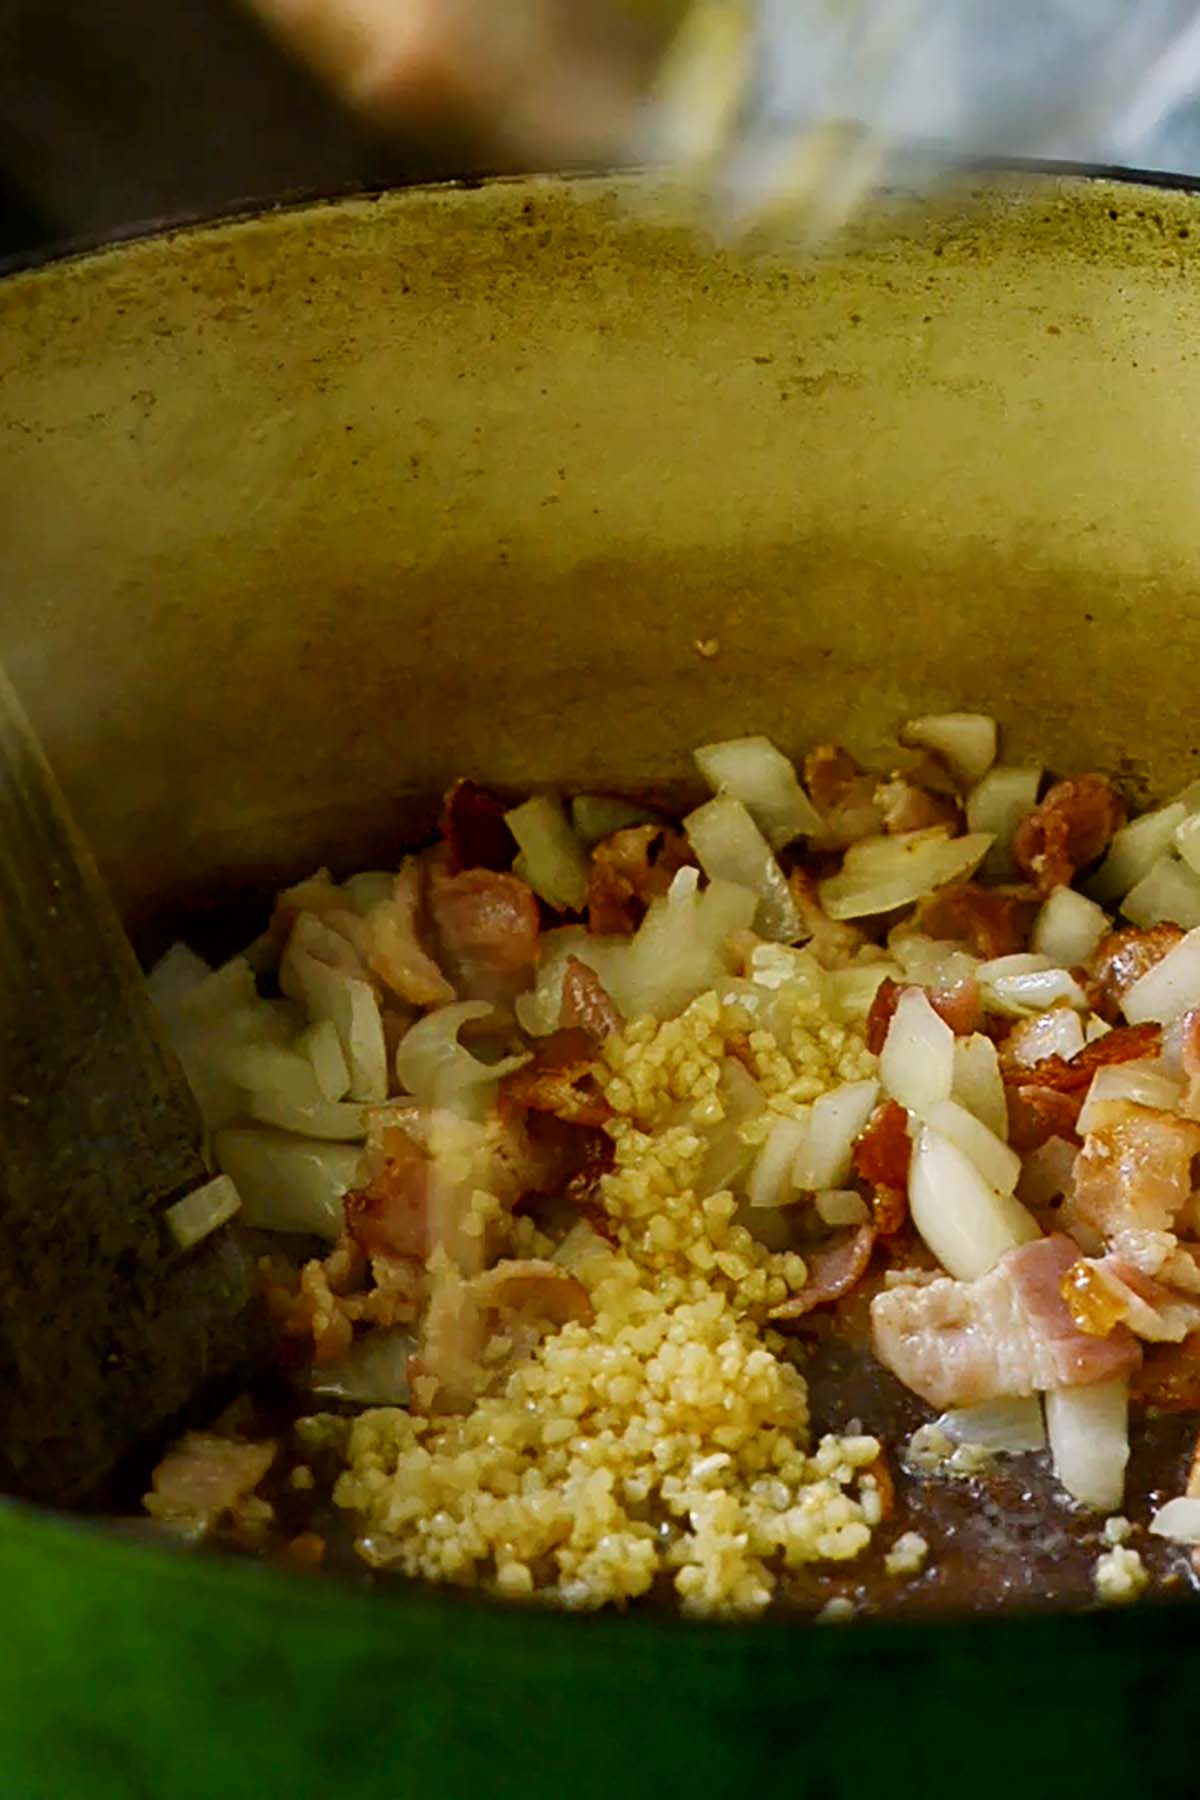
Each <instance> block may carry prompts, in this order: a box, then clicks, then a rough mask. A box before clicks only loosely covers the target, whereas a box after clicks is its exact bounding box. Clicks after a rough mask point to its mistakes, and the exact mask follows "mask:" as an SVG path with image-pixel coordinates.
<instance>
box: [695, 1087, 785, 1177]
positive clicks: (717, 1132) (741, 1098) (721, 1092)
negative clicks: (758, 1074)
mask: <svg viewBox="0 0 1200 1800" xmlns="http://www.w3.org/2000/svg"><path fill="white" fill-rule="evenodd" d="M717 1097H718V1099H719V1100H720V1102H721V1105H722V1107H723V1108H724V1112H725V1117H724V1118H723V1119H722V1120H721V1121H720V1123H719V1124H718V1125H717V1126H716V1127H715V1129H714V1130H713V1131H711V1132H710V1133H709V1134H708V1141H707V1144H706V1147H705V1151H704V1160H703V1161H702V1163H701V1164H700V1169H699V1173H698V1174H697V1176H696V1197H697V1198H698V1199H700V1200H703V1199H706V1198H707V1196H708V1195H709V1194H716V1193H719V1192H720V1190H721V1189H722V1188H732V1187H734V1186H736V1185H737V1184H738V1183H739V1182H740V1180H741V1177H742V1176H743V1175H744V1174H745V1172H746V1170H747V1169H748V1168H749V1166H750V1164H751V1163H752V1162H753V1161H754V1157H755V1154H756V1147H755V1146H754V1145H753V1144H748V1143H747V1142H746V1140H745V1136H744V1133H743V1130H742V1128H743V1126H744V1125H746V1124H747V1123H748V1122H749V1121H750V1120H751V1119H756V1118H757V1117H758V1116H759V1114H760V1113H762V1112H763V1111H765V1109H766V1104H767V1100H766V1095H765V1094H764V1093H763V1091H762V1089H761V1088H760V1087H759V1085H758V1083H757V1081H755V1079H754V1077H753V1076H752V1075H751V1074H750V1072H749V1070H748V1069H745V1068H743V1066H742V1064H741V1063H740V1062H738V1060H737V1058H736V1057H734V1056H727V1057H726V1058H725V1060H724V1062H723V1063H722V1064H721V1073H720V1076H719V1078H718V1081H717Z"/></svg>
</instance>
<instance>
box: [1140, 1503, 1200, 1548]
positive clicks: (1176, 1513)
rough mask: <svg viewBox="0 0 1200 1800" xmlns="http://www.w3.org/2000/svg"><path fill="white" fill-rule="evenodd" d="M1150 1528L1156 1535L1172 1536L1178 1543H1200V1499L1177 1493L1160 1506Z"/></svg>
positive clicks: (1174, 1541) (1173, 1540)
mask: <svg viewBox="0 0 1200 1800" xmlns="http://www.w3.org/2000/svg"><path fill="white" fill-rule="evenodd" d="M1149 1529H1150V1530H1151V1531H1152V1532H1153V1533H1154V1535H1155V1537H1162V1538H1170V1539H1171V1540H1172V1542H1173V1543H1176V1544H1200V1500H1198V1499H1194V1498H1193V1497H1192V1496H1190V1495H1187V1494H1178V1495H1176V1497H1175V1499H1174V1500H1168V1501H1167V1503H1166V1505H1165V1506H1160V1507H1159V1509H1158V1511H1157V1512H1156V1513H1155V1515H1154V1517H1153V1518H1152V1519H1151V1521H1150V1526H1149Z"/></svg>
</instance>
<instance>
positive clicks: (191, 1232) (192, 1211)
mask: <svg viewBox="0 0 1200 1800" xmlns="http://www.w3.org/2000/svg"><path fill="white" fill-rule="evenodd" d="M241 1204H242V1202H241V1197H240V1196H239V1194H238V1191H237V1188H236V1187H235V1186H234V1184H233V1182H232V1181H231V1180H230V1179H229V1177H228V1175H217V1176H214V1178H213V1179H212V1180H211V1181H206V1182H205V1183H204V1184H203V1186H202V1187H198V1188H193V1189H192V1191H191V1193H190V1194H185V1195H184V1197H183V1199H182V1200H177V1201H176V1202H175V1204H174V1206H169V1207H168V1208H167V1210H166V1212H165V1213H164V1214H163V1218H164V1219H165V1220H166V1224H167V1229H168V1230H169V1231H170V1233H171V1236H172V1237H173V1238H174V1239H175V1242H176V1243H177V1244H178V1245H179V1248H180V1249H181V1250H191V1249H192V1248H193V1246H194V1245H196V1244H200V1243H203V1241H204V1239H205V1238H207V1237H211V1236H212V1234H213V1232H214V1231H219V1230H220V1228H221V1226H222V1225H227V1224H228V1223H229V1221H230V1219H232V1218H233V1217H234V1216H235V1214H236V1213H237V1211H238V1208H239V1207H240V1206H241Z"/></svg>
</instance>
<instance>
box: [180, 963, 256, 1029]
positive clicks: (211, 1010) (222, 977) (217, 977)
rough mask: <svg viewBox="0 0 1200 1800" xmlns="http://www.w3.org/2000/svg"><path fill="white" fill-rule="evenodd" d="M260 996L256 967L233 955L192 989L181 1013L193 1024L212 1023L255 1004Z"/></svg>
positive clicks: (186, 997) (183, 1000) (184, 996)
mask: <svg viewBox="0 0 1200 1800" xmlns="http://www.w3.org/2000/svg"><path fill="white" fill-rule="evenodd" d="M257 999H258V983H257V982H256V981H255V979H254V970H253V969H252V968H251V967H250V964H249V963H248V962H247V961H246V958H245V957H244V956H232V957H230V959H229V961H228V962H227V963H223V964H222V965H221V967H220V968H219V969H214V970H213V972H212V974H211V975H207V976H205V978H204V979H203V980H202V981H198V982H196V983H195V985H194V986H192V987H191V988H189V990H188V992H187V993H186V994H184V995H183V996H182V998H181V1000H180V1003H179V1008H178V1013H179V1017H180V1018H181V1019H186V1020H187V1021H188V1022H189V1023H191V1024H194V1025H211V1024H214V1023H215V1022H216V1021H217V1020H218V1019H222V1018H225V1017H227V1016H228V1015H229V1014H230V1013H233V1012H238V1011H240V1010H242V1009H243V1008H245V1007H249V1006H252V1005H253V1004H254V1002H255V1001H256V1000H257Z"/></svg>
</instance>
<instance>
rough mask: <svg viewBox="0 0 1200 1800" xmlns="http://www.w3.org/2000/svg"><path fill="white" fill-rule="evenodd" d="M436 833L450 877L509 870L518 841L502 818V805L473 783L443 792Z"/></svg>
mask: <svg viewBox="0 0 1200 1800" xmlns="http://www.w3.org/2000/svg"><path fill="white" fill-rule="evenodd" d="M438 831H439V833H440V834H441V838H442V841H443V843H444V844H445V846H446V865H447V868H448V870H449V872H450V874H451V875H458V874H461V872H462V871H463V870H464V869H511V868H512V861H513V857H514V856H515V855H516V853H517V840H516V838H514V836H513V834H512V832H511V831H510V830H509V828H508V826H507V824H506V823H505V818H504V802H503V801H502V800H498V799H497V798H496V796H495V794H490V793H489V792H488V790H487V789H486V788H484V787H480V786H479V783H478V782H476V781H466V780H460V781H456V782H455V783H454V786H453V787H451V788H448V789H447V790H446V794H445V797H444V799H443V801H442V816H441V818H440V819H439V820H438Z"/></svg>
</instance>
